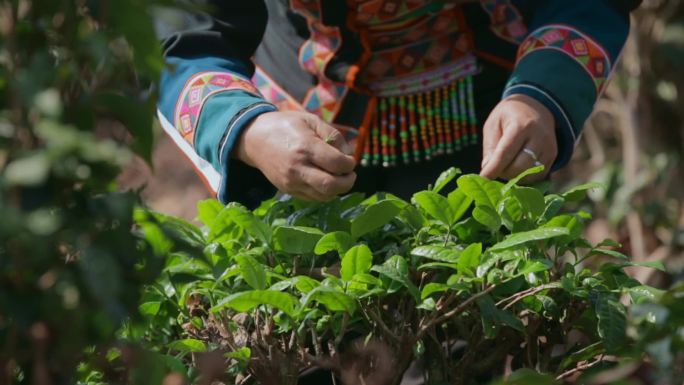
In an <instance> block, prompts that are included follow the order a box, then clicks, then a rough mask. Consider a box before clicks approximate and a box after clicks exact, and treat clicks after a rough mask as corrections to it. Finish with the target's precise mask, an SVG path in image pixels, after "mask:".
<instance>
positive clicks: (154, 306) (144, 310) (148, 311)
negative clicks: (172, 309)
mask: <svg viewBox="0 0 684 385" xmlns="http://www.w3.org/2000/svg"><path fill="white" fill-rule="evenodd" d="M160 308H161V302H159V301H153V302H145V303H143V304H140V306H138V311H139V312H140V314H141V315H144V316H147V317H154V316H156V315H157V314H158V313H159V309H160Z"/></svg>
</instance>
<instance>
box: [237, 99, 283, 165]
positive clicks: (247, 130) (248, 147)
mask: <svg viewBox="0 0 684 385" xmlns="http://www.w3.org/2000/svg"><path fill="white" fill-rule="evenodd" d="M273 113H275V112H274V111H270V112H264V113H261V114H259V115H257V116H256V117H255V118H254V119H252V121H251V122H249V123H248V124H247V125H245V127H244V128H243V129H242V131H241V132H240V135H239V136H238V139H237V141H236V142H235V146H234V147H233V151H232V152H231V154H230V155H231V158H233V159H237V160H239V161H241V162H243V163H245V164H247V165H249V166H252V167H257V165H256V159H257V157H255V156H254V151H252V149H253V148H254V144H255V143H257V144H258V143H259V140H258V136H259V131H260V125H261V124H262V123H261V122H262V120H263V118H264V116H266V115H269V114H273Z"/></svg>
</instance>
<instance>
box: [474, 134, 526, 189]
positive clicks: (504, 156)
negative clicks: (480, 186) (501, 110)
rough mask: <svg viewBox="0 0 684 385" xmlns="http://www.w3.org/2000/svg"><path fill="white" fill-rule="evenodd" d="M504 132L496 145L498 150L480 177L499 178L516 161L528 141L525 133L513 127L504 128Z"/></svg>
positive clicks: (495, 150)
mask: <svg viewBox="0 0 684 385" xmlns="http://www.w3.org/2000/svg"><path fill="white" fill-rule="evenodd" d="M503 131H504V133H503V136H502V137H501V140H499V142H498V143H497V144H496V149H494V152H492V154H491V156H490V157H489V160H488V162H487V164H486V165H485V166H484V167H483V168H482V171H481V172H480V175H482V176H484V177H485V178H489V179H496V178H499V177H500V176H501V172H502V171H503V170H505V169H506V167H508V165H509V164H510V163H511V162H512V161H513V160H514V159H515V157H516V156H517V155H518V153H519V152H520V151H521V150H522V146H523V144H524V143H525V141H526V140H527V138H526V135H525V134H524V132H523V131H522V130H520V129H518V128H516V127H514V126H512V125H509V126H506V127H504V128H503Z"/></svg>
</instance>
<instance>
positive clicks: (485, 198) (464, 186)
mask: <svg viewBox="0 0 684 385" xmlns="http://www.w3.org/2000/svg"><path fill="white" fill-rule="evenodd" d="M457 184H458V187H459V189H460V190H462V191H463V193H464V194H465V195H467V196H469V197H470V198H472V199H473V200H474V201H475V204H476V205H478V206H489V207H491V208H496V206H497V204H498V203H499V201H500V200H501V189H502V187H503V184H502V183H500V182H497V181H493V180H489V179H486V178H483V177H481V176H479V175H463V176H461V177H460V178H458V181H457Z"/></svg>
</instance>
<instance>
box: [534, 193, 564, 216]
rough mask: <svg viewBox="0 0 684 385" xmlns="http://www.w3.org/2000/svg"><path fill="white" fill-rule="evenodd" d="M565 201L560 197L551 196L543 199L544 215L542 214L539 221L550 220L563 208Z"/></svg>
mask: <svg viewBox="0 0 684 385" xmlns="http://www.w3.org/2000/svg"><path fill="white" fill-rule="evenodd" d="M564 204H565V199H563V197H561V196H560V195H556V194H551V195H547V196H545V197H544V213H542V215H541V218H540V221H542V223H543V221H544V220H546V221H548V220H550V219H551V218H553V217H554V216H555V215H556V214H558V212H559V211H560V210H561V209H562V208H563V205H564Z"/></svg>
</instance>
